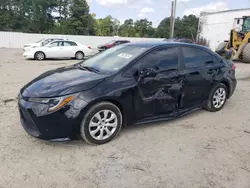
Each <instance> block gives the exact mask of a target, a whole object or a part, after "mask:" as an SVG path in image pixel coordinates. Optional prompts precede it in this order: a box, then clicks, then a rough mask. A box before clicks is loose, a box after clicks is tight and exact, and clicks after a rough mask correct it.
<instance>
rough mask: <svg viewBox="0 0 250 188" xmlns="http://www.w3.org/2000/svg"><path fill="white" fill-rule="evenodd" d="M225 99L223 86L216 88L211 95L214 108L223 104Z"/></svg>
mask: <svg viewBox="0 0 250 188" xmlns="http://www.w3.org/2000/svg"><path fill="white" fill-rule="evenodd" d="M225 100H226V90H225V89H224V88H218V89H217V90H216V91H215V93H214V96H213V105H214V107H215V108H220V107H222V106H223V104H224V103H225Z"/></svg>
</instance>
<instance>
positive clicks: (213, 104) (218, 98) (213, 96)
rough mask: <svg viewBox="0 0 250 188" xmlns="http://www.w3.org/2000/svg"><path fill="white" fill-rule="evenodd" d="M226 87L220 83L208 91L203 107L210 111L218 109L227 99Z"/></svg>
mask: <svg viewBox="0 0 250 188" xmlns="http://www.w3.org/2000/svg"><path fill="white" fill-rule="evenodd" d="M227 91H228V88H227V87H226V86H225V85H224V84H222V83H220V84H217V85H215V86H214V87H213V89H212V90H211V92H210V95H209V98H208V101H207V104H206V106H205V109H206V110H208V111H210V112H217V111H220V110H221V109H222V108H223V106H224V105H225V103H226V101H227Z"/></svg>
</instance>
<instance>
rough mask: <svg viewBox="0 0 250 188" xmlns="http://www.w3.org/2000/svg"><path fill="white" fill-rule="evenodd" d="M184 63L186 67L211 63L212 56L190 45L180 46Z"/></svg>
mask: <svg viewBox="0 0 250 188" xmlns="http://www.w3.org/2000/svg"><path fill="white" fill-rule="evenodd" d="M182 51H183V56H184V63H185V66H186V67H187V68H195V67H202V66H205V65H206V64H210V63H213V59H214V58H213V56H212V55H210V54H209V53H207V52H205V51H204V50H201V49H198V48H192V47H182Z"/></svg>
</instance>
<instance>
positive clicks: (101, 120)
mask: <svg viewBox="0 0 250 188" xmlns="http://www.w3.org/2000/svg"><path fill="white" fill-rule="evenodd" d="M104 113H106V117H105V114H104ZM98 114H99V115H98ZM113 118H114V119H113ZM109 119H110V120H109ZM111 119H112V120H111ZM122 119H123V118H122V113H121V111H120V109H119V108H118V107H117V106H115V105H114V104H112V103H110V102H100V103H98V104H96V105H94V106H92V107H91V108H90V109H89V110H88V111H87V113H86V114H85V116H84V118H83V120H82V123H81V126H80V135H81V137H82V138H83V139H84V140H85V141H86V142H87V143H88V144H94V145H100V144H106V143H108V142H110V141H111V140H113V139H114V138H115V137H116V136H117V135H118V134H119V132H120V130H121V127H122ZM105 120H106V121H105ZM105 122H106V123H105ZM107 122H109V123H107ZM91 124H92V126H90V125H91ZM91 132H92V134H91ZM108 132H109V134H108Z"/></svg>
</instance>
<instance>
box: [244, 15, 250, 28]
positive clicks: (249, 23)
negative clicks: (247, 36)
mask: <svg viewBox="0 0 250 188" xmlns="http://www.w3.org/2000/svg"><path fill="white" fill-rule="evenodd" d="M242 31H243V32H248V31H250V17H247V18H246V19H245V20H244V23H243V26H242Z"/></svg>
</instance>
